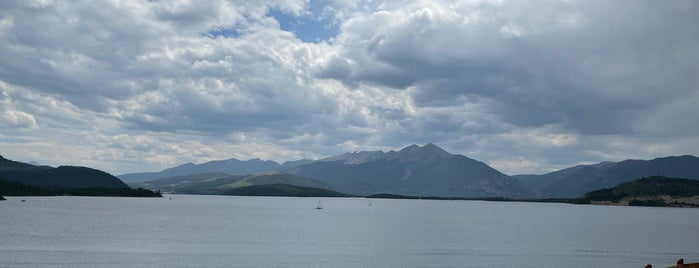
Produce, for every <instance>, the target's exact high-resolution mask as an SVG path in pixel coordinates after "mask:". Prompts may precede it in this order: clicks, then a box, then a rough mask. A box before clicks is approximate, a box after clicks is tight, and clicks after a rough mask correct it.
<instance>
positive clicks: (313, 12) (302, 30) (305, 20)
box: [267, 0, 338, 43]
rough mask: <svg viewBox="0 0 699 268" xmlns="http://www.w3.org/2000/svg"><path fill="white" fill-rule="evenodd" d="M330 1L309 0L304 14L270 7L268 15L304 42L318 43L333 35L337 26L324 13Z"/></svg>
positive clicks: (330, 17) (335, 33)
mask: <svg viewBox="0 0 699 268" xmlns="http://www.w3.org/2000/svg"><path fill="white" fill-rule="evenodd" d="M330 2H331V1H327V0H311V1H310V2H309V4H308V7H307V10H306V12H305V13H304V14H301V15H295V14H292V13H288V12H284V11H282V10H279V9H270V10H269V12H268V13H267V15H268V16H270V17H273V18H274V19H276V20H277V22H279V27H280V28H281V29H282V30H284V31H288V32H292V33H294V35H295V36H296V38H298V39H300V40H302V41H304V42H313V43H318V42H321V41H324V40H328V39H330V38H332V37H335V36H336V35H337V33H338V26H337V25H336V24H335V23H333V18H332V16H327V14H325V13H324V11H325V8H326V7H327V6H328V5H329V4H330Z"/></svg>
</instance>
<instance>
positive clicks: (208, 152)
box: [0, 0, 699, 174]
mask: <svg viewBox="0 0 699 268" xmlns="http://www.w3.org/2000/svg"><path fill="white" fill-rule="evenodd" d="M697 25H699V2H698V1H689V0H687V1H685V0H675V1H643V0H639V1H625V0H617V1H606V0H605V1H602V0H600V1H588V0H584V1H583V0H581V1H575V0H566V1H537V0H530V1H451V0H446V1H433V0H429V1H427V0H425V1H419V0H416V1H398V0H392V1H385V2H382V1H371V0H368V1H354V0H311V1H296V0H271V1H265V0H255V1H250V0H220V1H215V0H206V1H187V0H177V1H175V0H167V1H158V0H150V1H146V0H133V1H117V0H111V1H52V0H34V1H32V0H5V1H0V154H1V155H3V156H5V157H7V158H10V159H15V160H19V161H37V162H39V163H41V164H49V165H61V164H70V165H83V166H90V167H95V168H100V169H103V170H106V171H108V172H111V173H113V174H122V173H127V172H136V171H156V170H161V169H164V168H167V167H171V166H174V165H178V164H181V163H185V162H195V163H200V162H205V161H209V160H215V159H227V158H231V157H235V158H238V159H250V158H260V159H265V160H275V161H279V162H282V161H286V160H296V159H301V158H309V159H318V158H322V157H327V156H331V155H336V154H340V153H343V152H347V151H358V150H391V149H400V148H402V147H404V146H407V145H410V144H420V145H421V144H425V143H428V142H433V143H435V144H437V145H438V146H441V147H442V148H444V149H446V150H447V151H449V152H451V153H456V154H463V155H466V156H468V157H471V158H474V159H477V160H481V161H483V162H486V163H487V164H490V165H492V166H493V167H495V168H497V169H499V170H501V171H502V172H504V173H506V174H518V173H543V172H548V171H552V170H555V169H558V168H562V167H568V166H571V165H575V164H581V163H593V162H600V161H619V160H624V159H628V158H635V159H651V158H655V157H661V156H668V155H683V154H692V155H699V108H698V107H699V27H697Z"/></svg>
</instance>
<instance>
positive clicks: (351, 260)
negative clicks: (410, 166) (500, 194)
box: [0, 195, 699, 267]
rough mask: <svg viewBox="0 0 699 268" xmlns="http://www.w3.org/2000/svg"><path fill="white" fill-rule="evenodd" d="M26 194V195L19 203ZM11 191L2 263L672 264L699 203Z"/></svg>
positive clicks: (2, 213) (692, 236)
mask: <svg viewBox="0 0 699 268" xmlns="http://www.w3.org/2000/svg"><path fill="white" fill-rule="evenodd" d="M22 199H25V200H26V202H21V200H22ZM318 200H319V199H317V198H283V197H230V196H187V195H172V196H166V197H165V198H107V197H99V198H97V197H9V198H8V200H7V201H0V267H129V266H130V267H643V266H644V265H645V264H647V263H652V264H654V266H655V267H666V266H669V265H670V264H673V263H674V262H675V261H676V260H677V259H678V258H685V259H687V260H689V261H691V260H696V261H699V244H698V243H699V242H697V241H699V209H680V208H641V207H611V206H590V205H567V204H541V203H514V202H513V203H506V202H480V201H434V200H388V199H372V200H368V199H364V198H323V199H322V203H323V207H324V209H320V210H318V209H315V208H316V205H317V203H318Z"/></svg>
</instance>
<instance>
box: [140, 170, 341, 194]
mask: <svg viewBox="0 0 699 268" xmlns="http://www.w3.org/2000/svg"><path fill="white" fill-rule="evenodd" d="M265 184H288V185H294V186H299V187H311V188H321V189H331V187H330V186H328V185H326V184H324V183H322V182H318V181H316V180H314V179H310V178H307V177H302V176H296V175H293V174H289V173H283V172H277V171H268V172H262V173H257V174H251V175H245V176H234V175H227V174H224V173H204V174H196V175H188V176H177V177H169V178H163V179H157V180H153V181H146V182H141V183H134V184H131V185H132V186H134V187H144V188H148V189H154V190H155V189H157V190H160V191H163V192H175V193H188V194H225V192H226V191H229V190H231V189H236V188H240V187H246V186H255V185H265Z"/></svg>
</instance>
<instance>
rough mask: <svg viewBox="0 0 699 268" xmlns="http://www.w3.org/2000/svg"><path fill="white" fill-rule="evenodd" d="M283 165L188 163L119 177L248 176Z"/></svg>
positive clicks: (235, 161)
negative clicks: (214, 174) (219, 174)
mask: <svg viewBox="0 0 699 268" xmlns="http://www.w3.org/2000/svg"><path fill="white" fill-rule="evenodd" d="M280 167H281V165H279V164H278V163H277V162H274V161H271V160H260V159H250V160H245V161H241V160H238V159H235V158H230V159H227V160H215V161H209V162H206V163H202V164H194V163H186V164H182V165H179V166H176V167H172V168H168V169H164V170H162V171H159V172H139V173H129V174H122V175H119V176H118V177H119V178H121V179H122V180H124V181H126V182H141V181H149V180H154V179H159V178H167V177H175V176H187V175H195V174H201V173H214V172H217V173H226V174H229V175H247V174H253V173H258V172H263V171H269V170H279V169H280Z"/></svg>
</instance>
